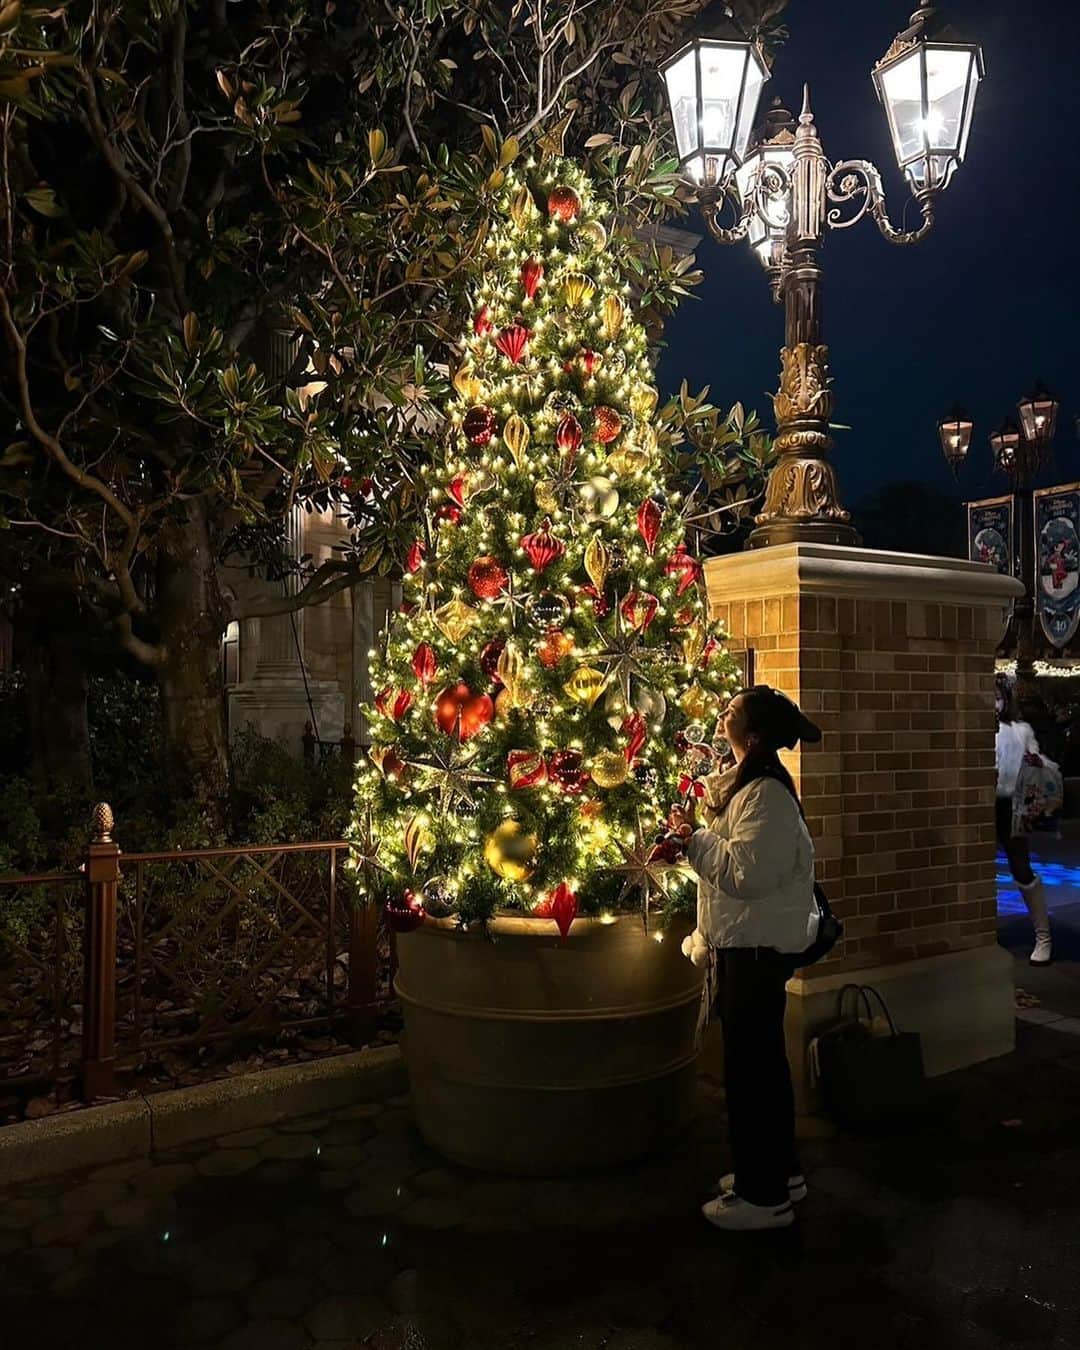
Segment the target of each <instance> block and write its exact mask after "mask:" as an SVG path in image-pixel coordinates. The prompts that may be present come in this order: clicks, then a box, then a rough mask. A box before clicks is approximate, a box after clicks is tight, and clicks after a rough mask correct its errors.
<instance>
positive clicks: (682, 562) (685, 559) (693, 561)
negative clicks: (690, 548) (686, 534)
mask: <svg viewBox="0 0 1080 1350" xmlns="http://www.w3.org/2000/svg"><path fill="white" fill-rule="evenodd" d="M664 575H665V576H668V577H678V578H679V585H678V588H677V590H676V592H675V593H676V595H683V594H684V593H685V592H686V591H688V590H689V589H690V587H691V586H693V584H694V582H696V581H699V580H700V579H701V563H700V562H698V560H697V558H695V557H694V556H693V555H692V554H691V553H689V552H687V548H686V545H685V544H680V545H679V546H678V548H677V549H676V550H675V552H674V553H673V554H672V555H671V557H670V558H669V559H668V560H667V562H666V563H665V564H664Z"/></svg>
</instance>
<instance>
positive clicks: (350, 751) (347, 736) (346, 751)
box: [341, 722, 356, 764]
mask: <svg viewBox="0 0 1080 1350" xmlns="http://www.w3.org/2000/svg"><path fill="white" fill-rule="evenodd" d="M341 758H342V759H343V760H344V761H345V763H346V764H355V763H356V737H355V736H354V735H353V729H352V723H351V722H346V723H345V726H344V727H343V729H342V733H341Z"/></svg>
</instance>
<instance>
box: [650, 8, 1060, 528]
mask: <svg viewBox="0 0 1080 1350" xmlns="http://www.w3.org/2000/svg"><path fill="white" fill-rule="evenodd" d="M942 3H943V7H944V11H945V13H946V15H947V17H948V18H949V19H951V20H952V21H953V22H954V23H955V24H957V26H958V27H961V28H962V29H963V31H964V33H965V35H967V36H969V37H972V38H974V39H975V40H977V41H979V42H981V43H982V47H983V54H984V57H985V61H986V80H985V81H984V83H983V84H982V85H981V87H980V91H979V97H978V101H977V103H976V107H975V115H974V123H973V126H972V133H971V142H970V145H969V148H968V156H967V159H966V161H965V163H964V164H963V165H962V166H961V167H960V169H959V170H958V172H957V174H956V176H955V177H954V179H953V181H952V184H951V185H950V187H949V189H948V191H947V192H946V193H945V194H944V196H943V198H941V199H940V200H939V206H938V211H939V215H938V220H937V224H936V225H935V227H934V229H933V230H932V231H931V233H930V235H929V237H928V238H927V239H925V240H924V241H923V242H922V243H921V244H919V245H917V246H916V247H914V248H905V249H900V248H897V247H895V246H894V245H892V244H889V243H887V242H886V241H885V240H884V239H883V238H882V237H881V235H880V234H879V232H878V230H877V227H876V226H875V225H874V224H873V222H872V221H870V220H864V221H862V222H861V223H860V224H859V225H857V226H856V227H855V228H854V229H851V230H847V231H839V232H836V231H834V232H832V233H831V234H830V236H829V238H828V239H827V240H826V243H825V248H824V253H823V259H824V265H825V288H826V289H825V335H826V340H827V342H828V343H829V347H830V351H831V361H832V373H833V377H834V381H835V387H836V409H835V412H834V419H835V421H837V422H841V423H845V424H847V425H849V426H851V428H852V430H851V431H847V432H837V436H836V439H837V445H836V449H835V450H834V455H835V462H836V465H837V468H838V470H839V473H840V482H841V491H842V495H843V500H844V502H845V504H847V505H849V506H850V505H852V504H853V503H855V502H857V501H858V500H859V499H860V498H861V497H863V496H864V495H865V494H867V493H868V492H872V491H873V490H874V489H876V488H878V487H880V486H882V485H883V484H885V483H888V482H895V481H897V480H902V479H908V480H913V479H916V480H921V481H923V482H926V483H929V484H932V485H934V486H935V487H937V488H940V489H942V490H943V491H947V492H950V493H952V494H954V495H956V496H958V497H962V498H971V497H977V496H985V495H989V494H990V493H991V492H998V491H1005V490H1007V489H1006V485H1005V484H1004V482H1003V481H1002V480H1001V479H998V478H996V477H992V476H991V474H990V472H989V464H990V450H989V447H988V445H987V441H986V436H987V433H988V432H989V431H990V430H991V428H992V427H993V426H995V425H996V424H997V423H998V422H999V421H1000V420H1001V418H1002V417H1004V416H1005V415H1006V414H1007V413H1009V412H1010V411H1012V410H1013V408H1014V405H1015V402H1016V400H1017V398H1019V397H1020V396H1021V395H1022V394H1024V393H1025V392H1026V391H1027V389H1028V387H1029V386H1030V384H1031V383H1032V381H1033V380H1034V378H1035V377H1036V376H1041V377H1042V379H1043V380H1044V381H1045V382H1046V383H1047V384H1048V385H1049V387H1050V388H1051V389H1053V390H1054V392H1055V393H1056V394H1057V395H1058V397H1059V398H1060V399H1061V401H1062V415H1061V419H1060V421H1059V424H1058V437H1057V447H1056V449H1057V463H1056V471H1055V472H1054V473H1053V474H1052V475H1051V477H1050V478H1049V481H1071V480H1073V479H1080V447H1078V445H1077V438H1076V433H1075V431H1074V427H1073V415H1074V414H1075V413H1077V412H1080V368H1078V362H1077V356H1078V352H1080V343H1078V342H1077V340H1076V325H1077V309H1078V300H1080V282H1078V280H1077V270H1076V264H1075V262H1073V261H1071V260H1070V259H1071V257H1075V251H1076V245H1077V235H1078V230H1080V172H1078V169H1080V154H1078V152H1077V143H1076V129H1075V128H1076V117H1077V106H1076V83H1075V68H1076V62H1077V58H1078V56H1080V3H1078V0H1026V3H1016V0H942ZM913 8H915V6H914V5H913V4H912V3H911V0H906V2H905V0H791V3H790V6H789V11H788V24H789V27H790V29H791V38H790V41H789V42H788V43H787V44H786V46H785V47H784V48H783V49H782V50H781V52H780V54H779V57H778V59H777V61H776V63H775V66H774V73H773V79H772V81H771V83H770V84H768V85H766V86H765V94H764V96H763V102H762V106H763V107H764V106H767V103H766V100H768V99H771V98H772V97H774V96H777V95H779V96H780V97H781V98H783V99H784V102H785V103H786V104H787V106H788V107H789V108H791V109H792V110H793V111H795V112H798V109H799V102H800V99H801V88H802V83H803V81H804V80H806V81H809V83H810V86H811V96H812V101H813V106H814V112H815V115H816V118H817V123H818V130H819V132H820V134H821V137H822V141H823V144H824V147H825V153H826V154H827V155H828V156H829V157H830V158H831V159H833V160H839V159H849V158H856V157H859V158H867V159H872V160H873V161H874V162H875V163H877V165H878V166H879V167H880V168H881V170H882V174H883V178H884V182H885V188H886V194H887V199H888V202H889V209H890V215H891V217H892V219H893V221H894V223H898V222H899V217H900V215H901V211H902V208H903V206H904V204H905V202H908V201H909V200H910V198H909V195H908V193H907V190H906V188H905V187H904V185H903V183H902V181H901V178H900V175H899V172H898V171H897V169H896V167H895V165H896V161H895V159H894V157H893V154H892V150H891V145H890V141H889V136H888V131H887V129H886V123H885V116H884V112H883V110H882V108H881V106H880V105H879V103H878V101H877V96H876V94H875V92H874V88H873V84H872V82H871V79H870V77H869V70H870V68H871V66H872V65H873V63H874V61H875V60H876V59H877V58H878V57H880V56H881V55H882V54H883V52H884V51H885V49H886V48H887V47H888V45H889V43H890V41H891V40H892V37H893V35H894V33H895V32H896V31H897V30H898V29H900V28H902V27H904V26H905V22H906V18H907V15H908V13H909V11H910V10H911V9H913ZM914 215H915V213H914V209H912V211H911V213H910V218H914ZM689 221H690V222H691V226H692V227H695V226H693V221H694V216H693V215H691V216H690V217H689ZM695 228H696V227H695ZM697 257H698V264H699V266H700V267H701V268H702V269H703V270H704V272H705V277H706V279H705V282H704V283H703V285H702V286H701V287H700V288H699V289H698V291H697V296H698V298H697V299H695V300H692V301H687V302H686V304H685V305H684V306H683V308H682V309H681V311H680V312H679V313H678V314H677V315H676V316H675V317H674V318H673V319H672V321H671V322H670V323H669V325H668V328H667V332H666V338H667V341H668V350H667V352H666V353H665V354H664V356H663V359H662V361H661V367H660V376H661V384H662V386H663V388H664V389H665V390H667V391H670V390H673V389H675V388H677V387H678V384H679V381H680V380H681V379H683V378H685V379H687V380H689V382H690V386H691V388H692V389H697V388H699V387H700V386H701V385H704V384H709V385H711V386H712V392H713V395H714V397H715V399H716V401H717V402H721V403H723V404H724V406H725V407H726V406H728V405H729V404H730V403H732V402H734V401H735V400H736V399H742V400H743V402H744V403H746V404H748V405H750V406H756V407H757V408H758V409H759V411H760V412H761V413H762V415H763V417H765V418H767V420H768V424H769V425H770V426H771V425H772V420H771V419H772V408H771V403H770V401H769V399H768V397H767V392H766V391H770V390H772V389H774V388H775V381H776V374H777V371H778V367H779V359H778V348H779V346H780V344H781V342H782V340H783V315H782V311H781V309H780V308H778V307H776V308H774V307H773V305H772V302H771V299H770V296H769V292H768V287H767V285H766V282H765V278H764V270H763V269H762V268H761V266H760V264H759V263H758V261H757V259H756V258H755V257H754V256H753V255H752V254H751V252H750V250H749V247H748V246H747V245H746V244H745V243H744V244H741V245H736V246H728V247H721V246H720V245H718V244H714V243H713V242H712V240H711V239H709V238H708V237H706V239H705V241H704V242H703V243H702V245H701V247H700V248H699V250H698V254H697ZM957 400H959V401H960V402H961V403H963V404H964V405H965V406H966V407H967V408H968V410H969V411H970V412H971V413H972V414H973V415H974V417H975V419H976V425H975V437H974V440H973V443H972V450H971V454H970V456H969V464H968V466H967V467H966V469H965V470H964V472H963V473H962V475H961V482H960V486H959V487H955V486H954V485H953V482H952V478H951V475H950V473H949V470H948V468H947V466H946V464H945V462H944V459H943V458H942V455H941V450H940V446H939V443H938V439H937V431H936V421H937V418H938V417H939V416H940V415H941V413H942V412H944V411H945V410H946V409H947V408H948V407H949V406H950V405H951V404H952V403H953V402H955V401H957Z"/></svg>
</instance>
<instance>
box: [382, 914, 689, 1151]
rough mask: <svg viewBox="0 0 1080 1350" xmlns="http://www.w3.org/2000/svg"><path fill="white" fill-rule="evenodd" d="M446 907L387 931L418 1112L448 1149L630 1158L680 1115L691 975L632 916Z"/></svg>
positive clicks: (668, 939) (666, 944)
mask: <svg viewBox="0 0 1080 1350" xmlns="http://www.w3.org/2000/svg"><path fill="white" fill-rule="evenodd" d="M489 930H490V936H491V939H492V940H490V941H489V940H488V939H487V938H485V937H484V936H483V935H482V934H480V933H478V932H463V931H462V930H461V929H459V928H458V927H457V926H456V924H455V922H454V920H452V919H442V920H438V919H431V918H429V919H428V920H427V922H426V923H424V924H423V926H422V927H420V928H418V929H416V930H415V931H414V932H411V933H404V934H400V935H399V936H398V959H399V970H398V976H397V993H398V996H399V998H400V1000H401V1005H402V1009H403V1011H404V1017H405V1057H406V1061H407V1064H408V1069H409V1076H410V1080H411V1085H412V1096H413V1101H414V1104H415V1111H416V1119H417V1123H418V1125H419V1127H420V1130H421V1132H422V1133H423V1135H424V1137H425V1139H426V1140H427V1141H428V1143H429V1144H431V1145H432V1147H433V1148H435V1149H437V1150H438V1151H439V1152H440V1153H442V1154H443V1155H444V1156H445V1157H447V1158H449V1159H451V1160H452V1161H454V1162H457V1163H462V1164H464V1165H466V1166H470V1167H477V1168H480V1169H483V1170H485V1171H500V1172H510V1173H517V1174H519V1175H531V1176H554V1175H558V1174H560V1173H568V1172H577V1171H586V1170H590V1169H595V1168H601V1167H610V1166H614V1165H616V1164H620V1163H626V1162H630V1161H631V1160H633V1159H636V1158H639V1157H641V1156H642V1155H643V1154H646V1153H648V1152H649V1151H650V1150H652V1149H654V1148H656V1147H657V1146H659V1145H660V1144H662V1143H663V1142H664V1141H665V1140H668V1139H670V1138H671V1137H672V1136H673V1135H675V1134H677V1133H678V1131H679V1130H680V1129H682V1128H683V1127H684V1126H685V1125H686V1124H687V1123H688V1121H689V1119H690V1115H691V1111H692V1108H693V1099H694V1079H695V1060H696V1054H695V1045H694V1033H695V1028H696V1025H697V1016H698V1008H699V1004H700V999H701V979H702V977H701V972H700V971H699V970H697V969H696V968H695V967H694V966H693V965H691V964H690V962H689V961H687V960H686V958H685V957H684V956H683V955H682V954H681V952H680V950H679V948H680V943H681V941H682V938H683V936H684V935H685V933H686V932H687V931H689V925H688V924H687V925H685V926H683V927H682V928H678V929H675V928H672V929H669V930H667V931H666V932H665V933H664V934H663V940H662V941H661V940H657V932H656V931H653V932H650V933H645V932H644V931H643V928H642V924H641V920H640V918H637V917H635V916H632V915H626V916H623V917H621V918H617V919H615V920H613V921H612V920H610V919H609V920H606V921H605V920H600V919H578V920H576V921H575V922H574V924H573V926H572V928H571V929H570V932H569V934H568V936H567V937H566V939H565V940H563V939H561V938H560V937H559V935H558V934H557V933H555V932H553V931H552V926H551V924H550V922H538V921H537V920H535V919H531V920H530V919H521V918H497V919H494V920H492V922H491V923H490V925H489Z"/></svg>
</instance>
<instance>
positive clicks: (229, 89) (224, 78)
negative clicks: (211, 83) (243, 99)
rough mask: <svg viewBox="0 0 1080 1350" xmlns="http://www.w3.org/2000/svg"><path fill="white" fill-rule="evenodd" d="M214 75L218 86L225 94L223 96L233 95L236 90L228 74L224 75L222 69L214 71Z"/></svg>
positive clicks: (231, 96) (230, 96)
mask: <svg viewBox="0 0 1080 1350" xmlns="http://www.w3.org/2000/svg"><path fill="white" fill-rule="evenodd" d="M214 75H215V77H216V78H217V82H218V88H219V89H220V90H221V92H222V93H223V94H224V95H225V97H226V98H233V97H235V94H236V90H235V89H234V88H233V85H232V81H231V80H230V79H229V77H228V75H226V74H225V72H224V71H223V70H216V71H214Z"/></svg>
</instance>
